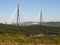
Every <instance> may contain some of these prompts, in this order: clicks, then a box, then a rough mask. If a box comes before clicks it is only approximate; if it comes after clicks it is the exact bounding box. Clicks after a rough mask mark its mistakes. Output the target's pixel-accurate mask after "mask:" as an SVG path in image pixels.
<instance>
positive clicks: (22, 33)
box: [0, 24, 60, 44]
mask: <svg viewBox="0 0 60 45" xmlns="http://www.w3.org/2000/svg"><path fill="white" fill-rule="evenodd" d="M33 34H43V35H57V36H56V37H55V38H44V37H30V35H33ZM6 41H10V42H17V43H35V42H36V43H38V44H39V43H40V44H42V43H44V44H60V27H51V26H15V25H5V24H0V42H6Z"/></svg>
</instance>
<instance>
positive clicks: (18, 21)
mask: <svg viewBox="0 0 60 45" xmlns="http://www.w3.org/2000/svg"><path fill="white" fill-rule="evenodd" d="M19 24H20V18H19V4H18V5H17V26H19Z"/></svg>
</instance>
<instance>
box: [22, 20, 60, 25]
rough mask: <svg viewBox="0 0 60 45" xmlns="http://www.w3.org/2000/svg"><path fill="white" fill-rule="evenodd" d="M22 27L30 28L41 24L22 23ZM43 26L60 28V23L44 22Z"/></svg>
mask: <svg viewBox="0 0 60 45" xmlns="http://www.w3.org/2000/svg"><path fill="white" fill-rule="evenodd" d="M21 25H22V26H30V25H40V23H39V22H32V21H30V22H24V23H21ZM43 25H45V26H60V22H43Z"/></svg>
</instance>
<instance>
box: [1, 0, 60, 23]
mask: <svg viewBox="0 0 60 45" xmlns="http://www.w3.org/2000/svg"><path fill="white" fill-rule="evenodd" d="M18 4H19V6H20V18H21V22H26V21H39V17H40V16H39V14H40V11H41V10H42V16H43V17H42V18H43V21H44V22H46V21H60V0H0V23H5V22H8V21H11V22H14V21H13V20H15V21H16V18H15V17H16V8H17V5H18ZM14 15H15V16H14Z"/></svg>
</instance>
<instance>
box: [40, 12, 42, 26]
mask: <svg viewBox="0 0 60 45" xmlns="http://www.w3.org/2000/svg"><path fill="white" fill-rule="evenodd" d="M40 25H41V26H42V11H40Z"/></svg>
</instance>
